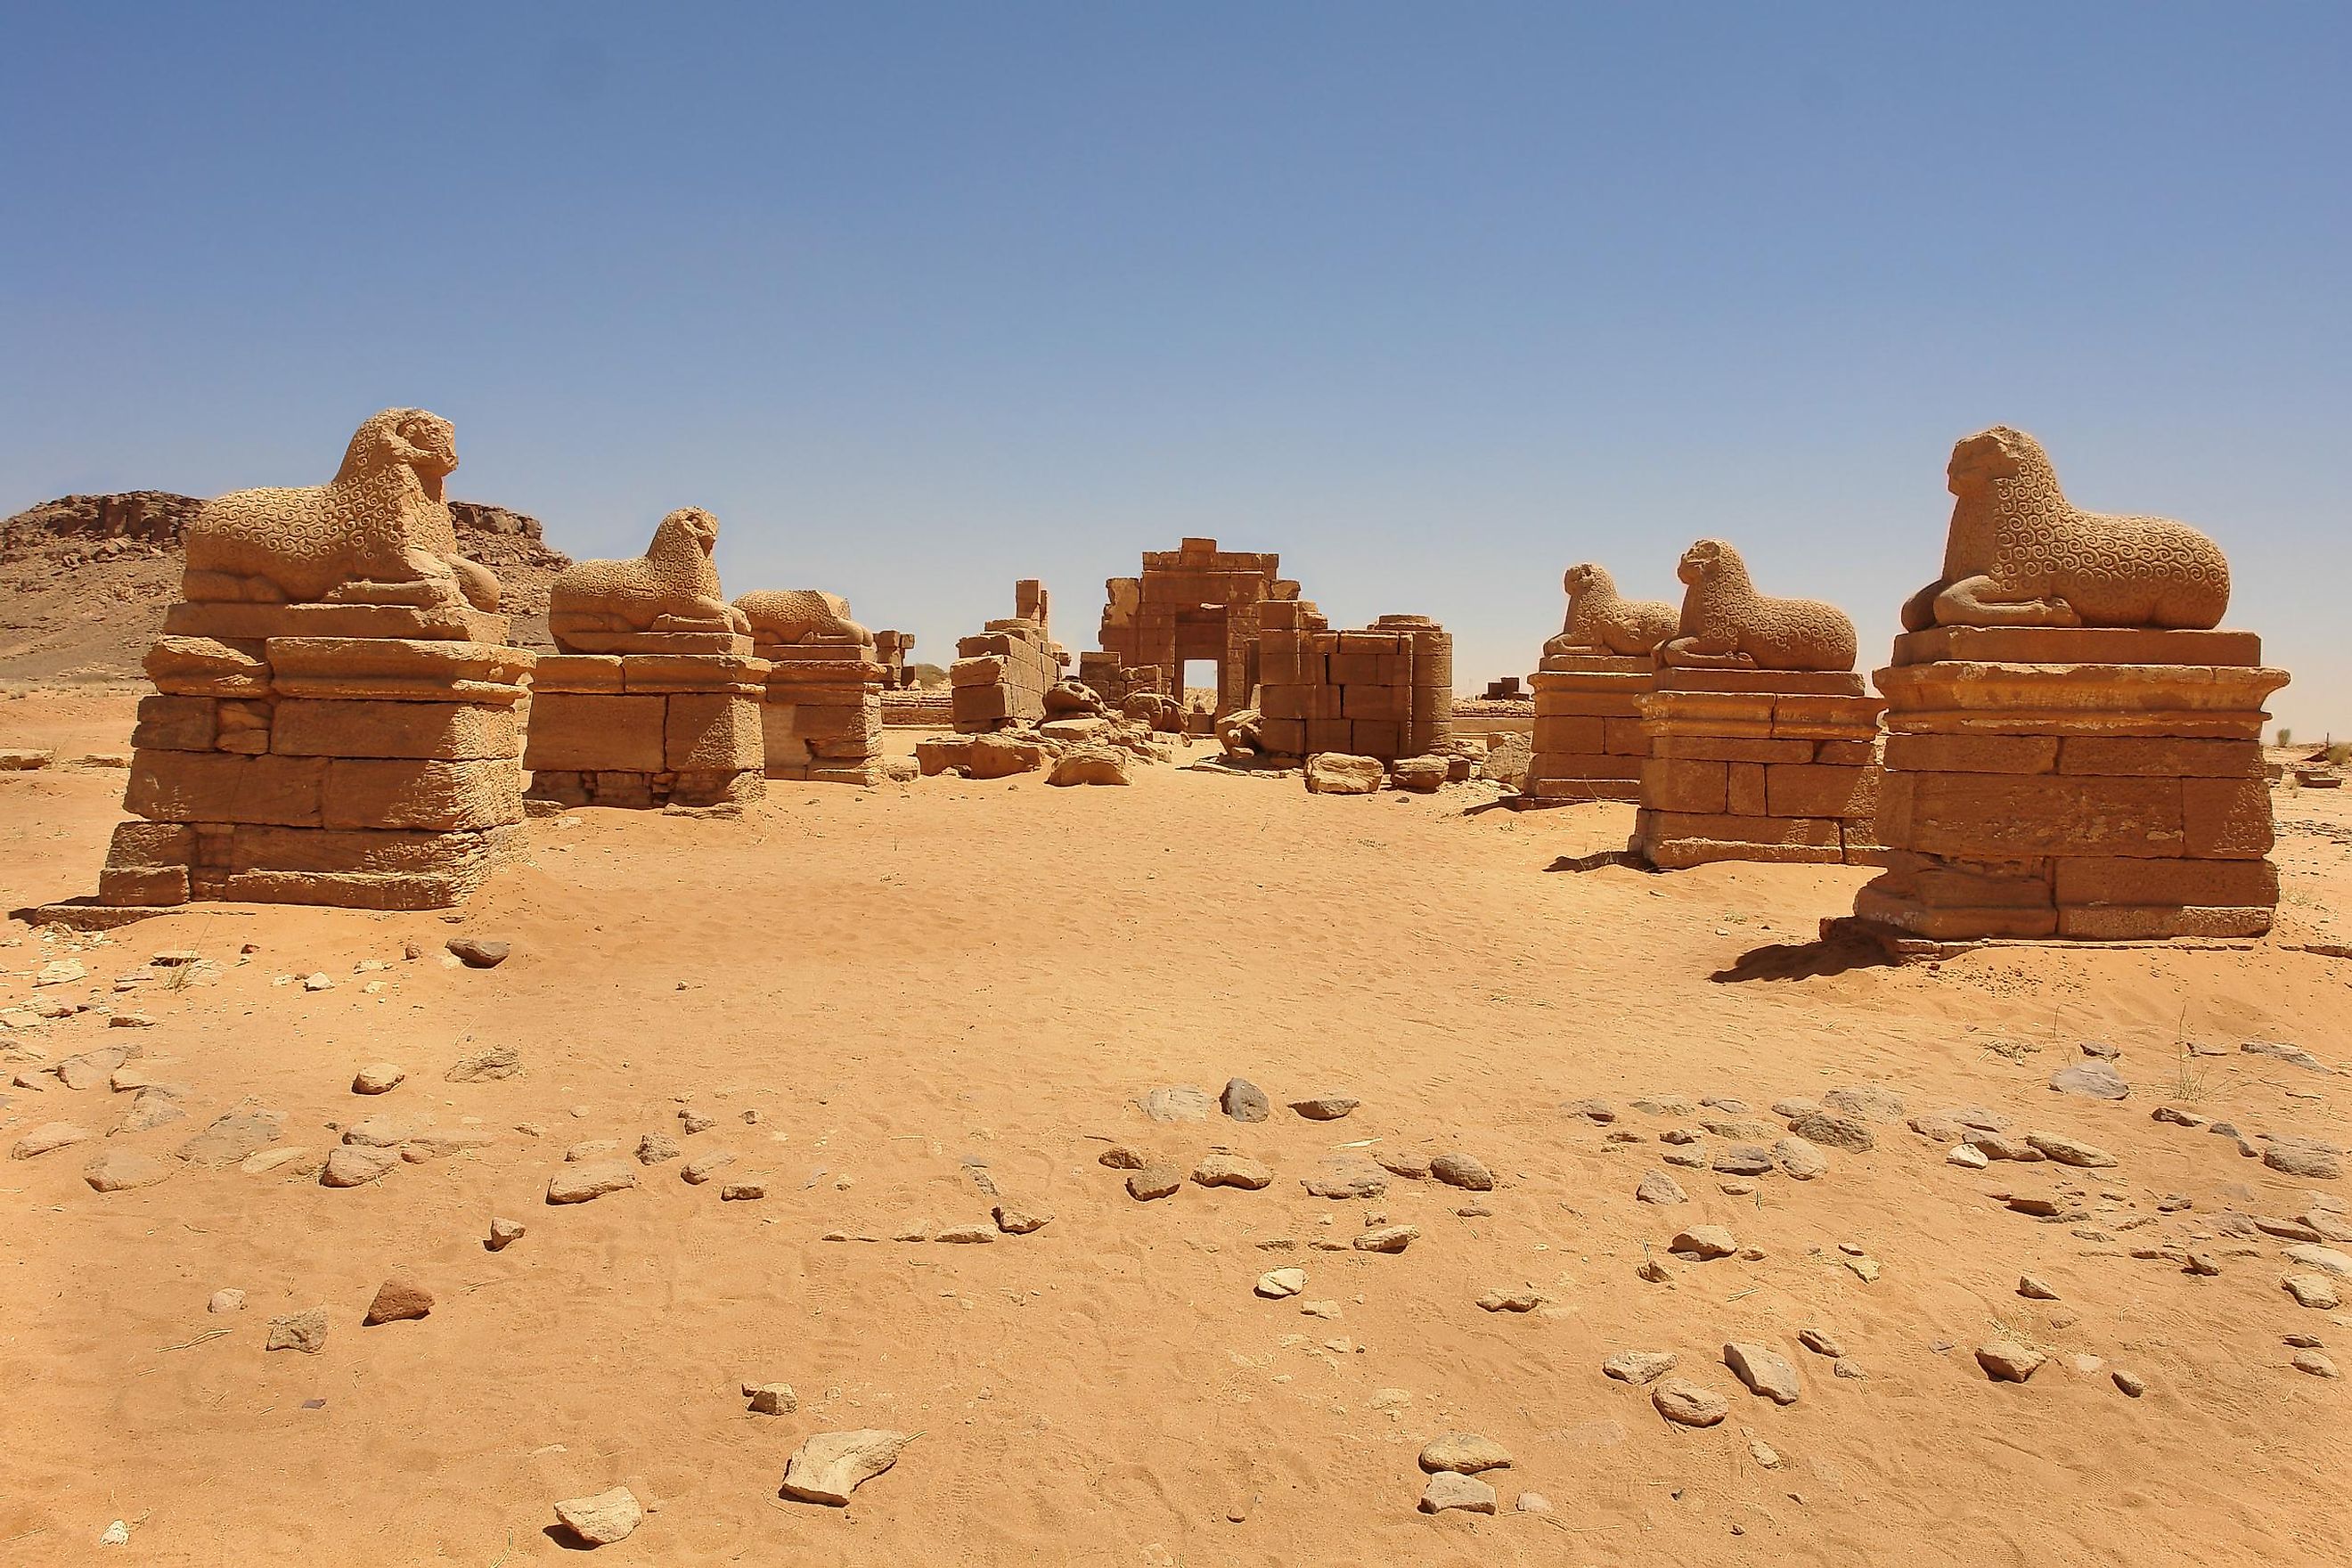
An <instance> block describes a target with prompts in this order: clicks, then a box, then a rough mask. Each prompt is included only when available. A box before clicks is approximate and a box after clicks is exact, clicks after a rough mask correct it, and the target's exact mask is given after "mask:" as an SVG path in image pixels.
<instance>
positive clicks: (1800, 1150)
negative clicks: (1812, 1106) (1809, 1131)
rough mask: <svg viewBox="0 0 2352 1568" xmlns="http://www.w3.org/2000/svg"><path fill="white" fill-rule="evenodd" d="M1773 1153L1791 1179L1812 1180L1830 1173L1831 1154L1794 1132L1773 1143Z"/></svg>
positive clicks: (1798, 1180)
mask: <svg viewBox="0 0 2352 1568" xmlns="http://www.w3.org/2000/svg"><path fill="white" fill-rule="evenodd" d="M1772 1153H1773V1156H1774V1158H1776V1159H1778V1160H1779V1161H1780V1169H1782V1170H1783V1171H1786V1172H1787V1173H1789V1178H1790V1180H1791V1181H1797V1182H1810V1181H1813V1180H1815V1179H1817V1178H1819V1177H1822V1176H1826V1175H1828V1174H1829V1170H1830V1161H1829V1156H1828V1155H1826V1154H1824V1153H1822V1152H1821V1150H1820V1149H1819V1148H1818V1147H1816V1146H1815V1145H1814V1144H1813V1143H1812V1142H1811V1141H1810V1140H1807V1139H1803V1138H1799V1137H1797V1136H1795V1135H1794V1134H1793V1133H1792V1134H1790V1136H1789V1137H1786V1138H1783V1139H1781V1140H1780V1142H1777V1143H1775V1144H1773V1145H1772Z"/></svg>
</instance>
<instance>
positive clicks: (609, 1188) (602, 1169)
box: [547, 1161, 637, 1204]
mask: <svg viewBox="0 0 2352 1568" xmlns="http://www.w3.org/2000/svg"><path fill="white" fill-rule="evenodd" d="M636 1184H637V1173H636V1171H635V1169H634V1168H632V1167H630V1166H628V1165H624V1164H621V1163H619V1162H617V1161H614V1162H608V1163H601V1164H580V1165H569V1164H568V1165H566V1166H564V1167H563V1169H562V1170H560V1171H558V1172H556V1173H555V1174H554V1175H553V1176H551V1177H550V1178H549V1180H548V1184H547V1201H548V1202H549V1203H551V1204H584V1203H586V1202H588V1201H589V1200H590V1199H591V1198H601V1197H603V1196H604V1194H606V1193H617V1192H619V1191H620V1190H621V1189H622V1188H624V1187H634V1186H635V1185H636Z"/></svg>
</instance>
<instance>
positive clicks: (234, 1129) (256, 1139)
mask: <svg viewBox="0 0 2352 1568" xmlns="http://www.w3.org/2000/svg"><path fill="white" fill-rule="evenodd" d="M285 1128H286V1117H285V1115H284V1113H283V1112H280V1111H276V1110H262V1109H261V1108H260V1107H259V1106H257V1105H255V1104H254V1103H253V1102H252V1101H250V1100H248V1101H247V1102H246V1103H245V1104H243V1105H240V1106H238V1107H237V1108H236V1110H230V1111H226V1112H224V1113H223V1114H221V1115H220V1116H218V1117H215V1119H214V1121H213V1123H212V1125H211V1126H209V1127H207V1128H205V1130H204V1131H202V1132H199V1133H197V1134H196V1135H195V1136H194V1138H191V1139H189V1140H188V1141H187V1142H185V1143H183V1144H181V1145H180V1158H181V1159H183V1160H185V1161H186V1162H188V1163H190V1164H191V1165H204V1166H207V1167H209V1168H211V1169H214V1170H219V1169H222V1168H224V1167H226V1166H229V1165H234V1164H236V1163H238V1162H239V1161H241V1160H243V1159H245V1158H246V1157H247V1156H248V1155H251V1154H254V1153H257V1152H259V1151H261V1150H263V1149H267V1148H268V1147H269V1145H271V1144H272V1143H275V1142H278V1138H279V1136H280V1135H281V1134H282V1133H283V1132H284V1131H285Z"/></svg>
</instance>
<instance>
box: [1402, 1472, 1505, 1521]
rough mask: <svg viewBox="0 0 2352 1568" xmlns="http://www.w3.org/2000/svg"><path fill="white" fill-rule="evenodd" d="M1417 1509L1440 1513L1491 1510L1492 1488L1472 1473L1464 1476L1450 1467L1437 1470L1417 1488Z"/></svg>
mask: <svg viewBox="0 0 2352 1568" xmlns="http://www.w3.org/2000/svg"><path fill="white" fill-rule="evenodd" d="M1420 1508H1421V1511H1422V1512H1423V1513H1444V1511H1445V1510H1448V1509H1460V1510H1463V1511H1465V1512H1467V1513H1492V1512H1494V1511H1495V1489H1494V1488H1493V1487H1490V1486H1488V1485H1487V1484H1486V1482H1485V1481H1482V1480H1480V1479H1478V1478H1477V1477H1475V1476H1465V1475H1461V1474H1458V1473H1456V1472H1455V1471H1453V1470H1440V1471H1438V1472H1437V1474H1435V1475H1433V1476H1432V1477H1430V1478H1429V1482H1428V1484H1427V1485H1426V1486H1424V1487H1423V1488H1422V1489H1421V1503H1420Z"/></svg>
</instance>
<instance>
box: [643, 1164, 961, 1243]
mask: <svg viewBox="0 0 2352 1568" xmlns="http://www.w3.org/2000/svg"><path fill="white" fill-rule="evenodd" d="M633 1185H634V1184H633ZM767 1195H768V1184H767V1182H766V1181H765V1179H763V1178H761V1177H757V1176H753V1177H748V1178H746V1179H744V1180H742V1181H736V1182H721V1183H720V1184H719V1202H720V1203H722V1204H754V1203H758V1202H759V1201H760V1200H761V1199H762V1198H764V1197H766V1196H767ZM965 1229H966V1230H968V1231H970V1232H972V1233H974V1234H970V1235H959V1236H950V1235H949V1234H948V1233H947V1232H945V1231H941V1232H940V1240H941V1241H973V1240H978V1241H992V1240H994V1239H995V1237H993V1236H992V1235H990V1234H989V1233H988V1232H987V1231H984V1230H981V1229H980V1227H979V1226H966V1227H965Z"/></svg>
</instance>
